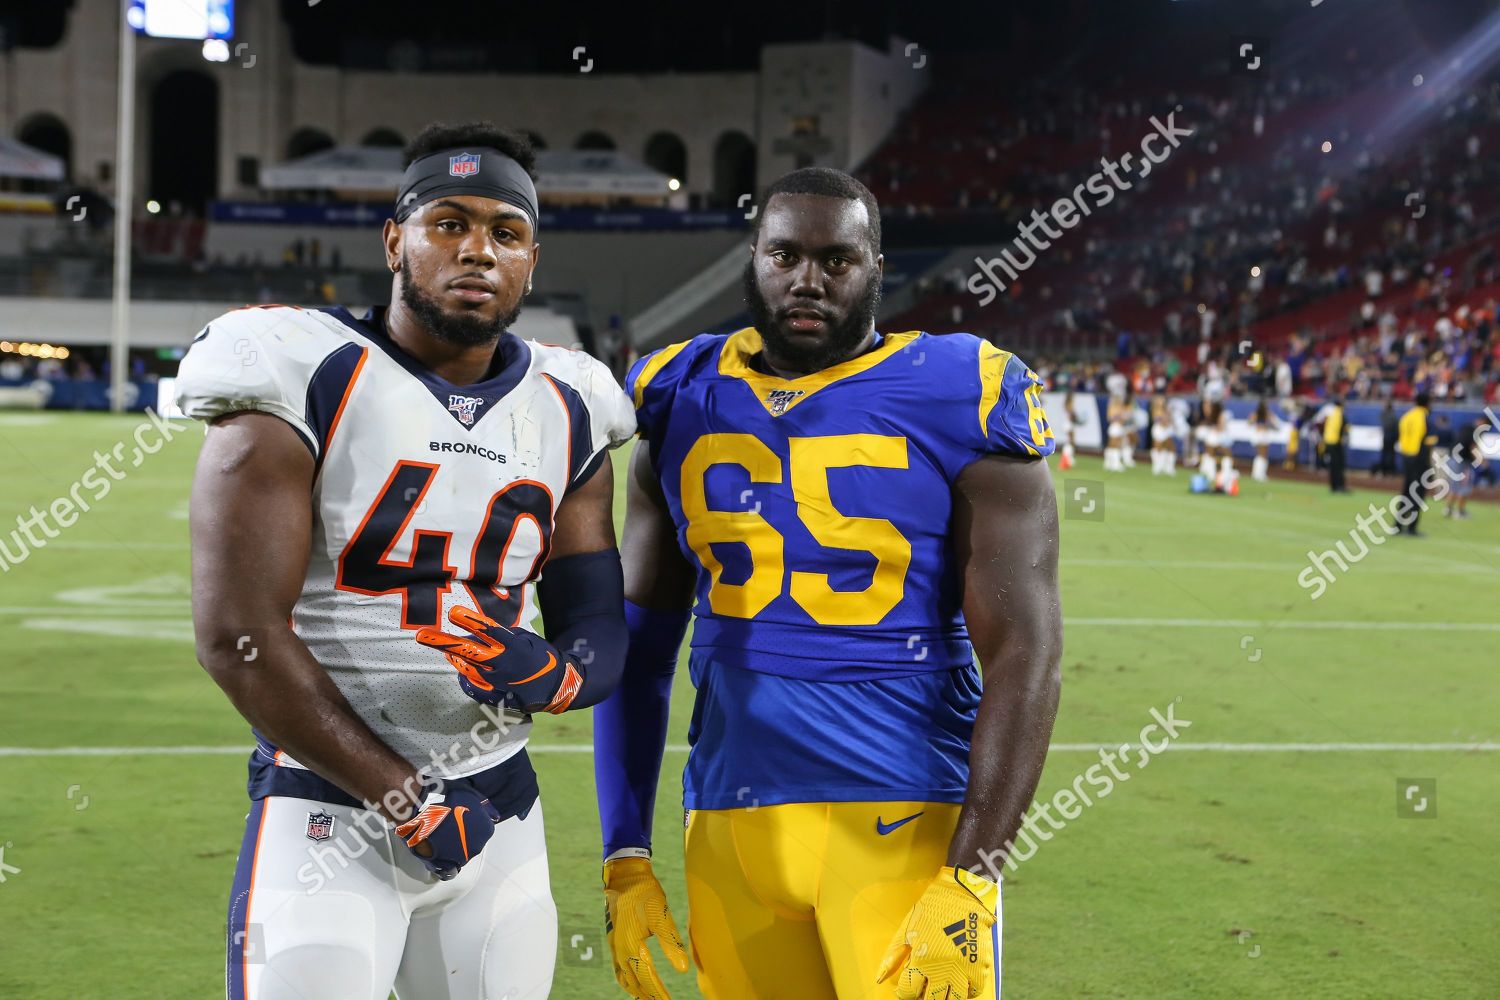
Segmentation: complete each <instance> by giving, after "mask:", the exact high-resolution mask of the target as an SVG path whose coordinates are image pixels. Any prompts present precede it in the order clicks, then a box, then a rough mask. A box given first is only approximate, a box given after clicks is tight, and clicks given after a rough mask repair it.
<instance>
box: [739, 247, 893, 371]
mask: <svg viewBox="0 0 1500 1000" xmlns="http://www.w3.org/2000/svg"><path fill="white" fill-rule="evenodd" d="M743 280H744V285H745V305H746V306H747V307H748V308H749V310H750V319H751V321H752V322H753V323H754V324H755V329H756V331H757V332H759V333H760V336H761V340H763V341H764V342H765V345H766V347H768V348H770V350H771V352H772V353H773V354H775V355H776V358H777V359H778V360H779V361H782V362H784V363H785V364H787V365H790V366H791V367H792V368H793V369H795V370H797V371H802V372H818V371H822V370H823V369H824V368H827V367H829V366H830V365H836V364H838V363H839V362H840V361H844V360H846V359H847V358H848V357H849V356H850V355H851V354H853V353H854V349H855V348H857V347H858V346H859V345H860V343H861V342H862V341H863V340H864V339H865V335H866V334H868V333H869V332H870V330H871V328H873V327H874V325H875V314H876V313H877V312H879V310H880V272H879V271H873V272H871V274H870V281H869V283H868V284H866V285H865V290H864V294H863V295H861V296H860V297H859V301H858V302H857V303H856V304H855V307H854V308H853V309H852V310H851V311H850V313H849V315H848V316H847V317H845V318H844V320H843V322H841V323H838V324H836V325H834V326H833V327H831V328H830V329H829V331H828V339H827V340H826V341H824V342H823V343H822V344H821V345H818V346H815V347H804V346H802V345H801V344H798V343H796V342H794V341H793V340H792V339H791V337H790V336H789V335H788V334H787V333H785V332H784V330H783V327H782V321H781V320H779V319H777V318H776V317H775V316H773V315H771V307H770V306H769V305H768V304H767V303H766V299H765V296H763V295H762V294H761V293H760V286H759V285H757V284H756V283H755V262H754V261H753V260H752V261H750V262H748V263H746V265H745V274H744V279H743Z"/></svg>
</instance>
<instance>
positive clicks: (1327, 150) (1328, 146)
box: [1323, 139, 1333, 153]
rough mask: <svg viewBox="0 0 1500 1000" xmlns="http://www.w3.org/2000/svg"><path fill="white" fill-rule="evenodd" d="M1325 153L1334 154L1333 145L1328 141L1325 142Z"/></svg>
mask: <svg viewBox="0 0 1500 1000" xmlns="http://www.w3.org/2000/svg"><path fill="white" fill-rule="evenodd" d="M1323 152H1325V153H1331V152H1333V143H1331V142H1329V141H1328V140H1327V139H1324V140H1323Z"/></svg>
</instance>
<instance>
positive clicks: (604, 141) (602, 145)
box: [573, 131, 615, 149]
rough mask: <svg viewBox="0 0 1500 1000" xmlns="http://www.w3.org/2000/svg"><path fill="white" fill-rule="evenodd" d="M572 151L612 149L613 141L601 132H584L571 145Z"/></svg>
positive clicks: (613, 146)
mask: <svg viewBox="0 0 1500 1000" xmlns="http://www.w3.org/2000/svg"><path fill="white" fill-rule="evenodd" d="M573 148H574V149H614V148H615V141H614V140H613V139H611V138H610V137H609V136H607V135H605V134H604V133H603V132H599V131H592V132H585V133H583V135H580V136H579V137H578V141H577V142H575V143H573Z"/></svg>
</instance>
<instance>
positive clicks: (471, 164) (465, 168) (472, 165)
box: [448, 153, 479, 177]
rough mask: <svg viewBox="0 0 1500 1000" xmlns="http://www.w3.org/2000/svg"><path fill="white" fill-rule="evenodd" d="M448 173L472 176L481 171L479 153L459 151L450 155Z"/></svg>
mask: <svg viewBox="0 0 1500 1000" xmlns="http://www.w3.org/2000/svg"><path fill="white" fill-rule="evenodd" d="M448 173H450V174H452V175H453V176H454V177H470V176H472V175H474V174H477V173H479V154H478V153H459V154H458V155H457V156H450V157H448Z"/></svg>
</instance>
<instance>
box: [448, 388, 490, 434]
mask: <svg viewBox="0 0 1500 1000" xmlns="http://www.w3.org/2000/svg"><path fill="white" fill-rule="evenodd" d="M482 405H484V400H483V399H482V398H480V397H479V396H459V395H450V396H449V397H448V409H450V410H452V411H453V415H454V416H455V417H457V418H458V420H459V423H461V424H463V425H464V426H465V427H473V426H474V414H475V412H476V411H478V409H479V407H480V406H482Z"/></svg>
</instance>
